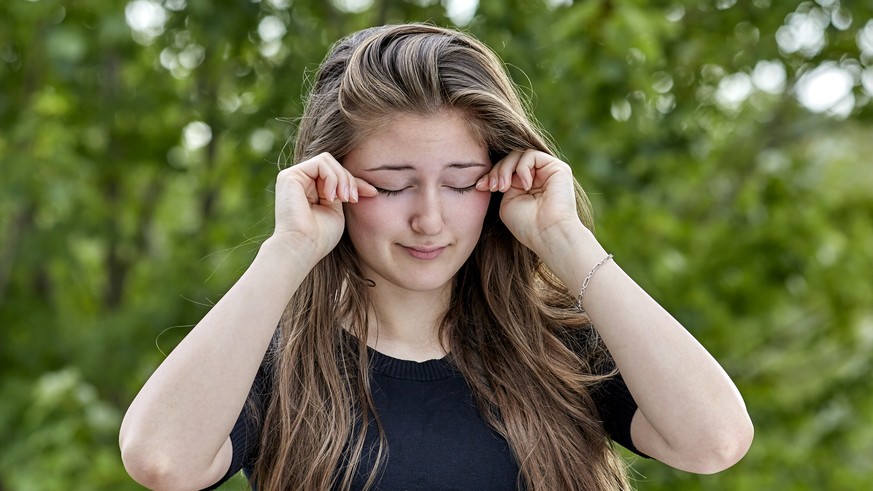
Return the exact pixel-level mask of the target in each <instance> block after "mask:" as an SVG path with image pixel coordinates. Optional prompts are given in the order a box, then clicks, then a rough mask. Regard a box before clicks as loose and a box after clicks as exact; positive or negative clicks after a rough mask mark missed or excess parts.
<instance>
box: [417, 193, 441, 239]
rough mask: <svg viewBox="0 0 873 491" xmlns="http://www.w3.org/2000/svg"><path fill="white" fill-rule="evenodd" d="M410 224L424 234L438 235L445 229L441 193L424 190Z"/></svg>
mask: <svg viewBox="0 0 873 491" xmlns="http://www.w3.org/2000/svg"><path fill="white" fill-rule="evenodd" d="M413 206H414V207H415V209H414V210H413V213H412V219H411V223H410V225H411V226H412V229H413V230H415V231H416V232H418V233H420V234H423V235H436V234H438V233H440V232H442V230H443V225H444V223H443V204H442V201H441V200H440V196H439V193H438V192H437V191H434V190H422V192H421V194H420V195H419V196H418V199H417V200H416V202H415V204H414V205H413Z"/></svg>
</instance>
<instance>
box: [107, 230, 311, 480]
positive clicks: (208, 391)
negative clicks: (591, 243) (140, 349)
mask: <svg viewBox="0 0 873 491" xmlns="http://www.w3.org/2000/svg"><path fill="white" fill-rule="evenodd" d="M311 264H312V263H311V261H305V260H301V259H300V256H298V255H297V254H296V253H295V251H292V250H290V249H289V248H288V247H287V246H285V245H284V244H281V243H278V242H273V241H271V240H270V239H268V240H267V241H266V242H265V243H264V244H263V246H262V247H261V250H260V251H259V253H258V255H257V257H256V258H255V260H254V261H253V263H252V264H251V266H250V267H249V268H248V269H247V270H246V272H245V273H244V274H243V275H242V277H241V278H240V279H239V280H238V281H237V283H236V284H235V285H234V286H233V287H232V288H231V289H230V291H228V292H227V293H226V294H225V295H224V297H223V298H222V299H221V300H220V301H219V302H218V303H217V304H216V305H215V306H214V307H213V308H212V309H211V310H210V312H209V313H208V314H207V315H206V316H205V317H204V318H203V319H202V320H201V321H200V322H199V323H198V324H197V325H196V326H195V327H194V329H193V330H192V331H191V332H190V333H189V334H188V335H187V336H186V337H185V339H183V340H182V342H181V343H179V345H178V346H177V347H176V348H175V349H174V350H173V351H172V353H170V355H169V356H168V357H167V359H166V360H164V362H163V363H162V364H161V365H160V366H159V367H158V369H157V370H156V371H155V372H154V374H153V375H152V376H151V377H150V378H149V380H148V382H147V383H146V384H145V386H144V387H143V388H142V390H141V391H140V393H139V394H138V395H137V396H136V398H135V399H134V401H133V403H132V404H131V406H130V408H129V409H128V411H127V414H126V415H125V418H124V422H123V423H122V428H121V433H120V443H121V447H122V454H123V455H126V456H127V458H130V459H132V460H137V459H141V458H143V457H144V456H145V457H147V458H148V459H155V460H157V461H158V462H159V465H164V464H166V463H172V465H173V466H174V468H180V469H187V470H190V471H191V472H192V473H194V472H196V471H195V470H199V469H207V468H209V467H210V466H211V465H212V462H213V460H214V459H215V457H216V455H217V454H218V452H219V450H220V449H221V447H222V445H224V443H225V440H226V439H227V436H228V434H229V433H230V430H231V428H232V427H233V424H234V422H235V421H236V418H237V417H238V416H239V412H240V410H241V409H242V406H243V404H244V403H245V399H246V397H247V394H248V392H249V389H250V387H251V384H252V381H253V379H254V377H255V373H256V372H257V370H258V367H259V366H260V363H261V360H262V359H263V356H264V353H265V352H266V349H267V346H268V345H269V342H270V340H271V338H272V336H273V332H274V330H275V327H276V325H277V323H278V321H279V319H280V317H281V315H282V312H283V310H284V308H285V305H286V304H287V302H288V300H289V299H290V297H291V295H292V294H293V292H294V291H295V290H296V289H297V287H298V286H299V285H300V283H301V282H302V280H303V278H304V277H305V275H306V274H307V273H308V272H309V268H310V267H311ZM126 463H127V461H126Z"/></svg>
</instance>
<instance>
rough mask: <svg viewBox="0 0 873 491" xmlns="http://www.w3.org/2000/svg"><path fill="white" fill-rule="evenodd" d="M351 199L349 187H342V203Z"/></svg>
mask: <svg viewBox="0 0 873 491" xmlns="http://www.w3.org/2000/svg"><path fill="white" fill-rule="evenodd" d="M351 197H352V194H351V192H349V187H348V186H346V187H344V188H343V201H348V200H349V199H351Z"/></svg>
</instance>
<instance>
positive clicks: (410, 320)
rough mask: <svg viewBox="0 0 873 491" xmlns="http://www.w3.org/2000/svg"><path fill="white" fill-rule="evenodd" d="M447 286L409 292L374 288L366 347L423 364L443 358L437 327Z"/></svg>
mask: <svg viewBox="0 0 873 491" xmlns="http://www.w3.org/2000/svg"><path fill="white" fill-rule="evenodd" d="M450 296H451V285H446V287H445V288H443V289H441V290H438V291H431V292H411V291H408V290H400V289H393V288H387V287H383V288H380V287H379V285H377V286H376V287H375V288H373V289H372V290H371V291H370V299H371V302H372V303H371V307H370V325H369V326H368V333H367V344H368V345H369V346H370V347H371V348H373V349H375V350H376V351H379V352H381V353H383V354H386V355H388V356H391V357H394V358H399V359H403V360H413V361H424V360H430V359H434V358H442V357H443V356H445V355H446V352H445V350H444V349H443V346H442V343H441V342H440V339H439V325H440V320H441V319H442V317H443V315H445V312H446V309H447V308H448V303H449V299H450Z"/></svg>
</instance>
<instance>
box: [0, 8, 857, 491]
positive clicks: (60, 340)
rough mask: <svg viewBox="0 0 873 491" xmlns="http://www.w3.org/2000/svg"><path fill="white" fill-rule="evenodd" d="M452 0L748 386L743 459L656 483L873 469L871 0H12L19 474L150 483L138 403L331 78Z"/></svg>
mask: <svg viewBox="0 0 873 491" xmlns="http://www.w3.org/2000/svg"><path fill="white" fill-rule="evenodd" d="M426 20H429V21H432V22H434V23H436V24H438V25H454V26H459V27H462V28H463V29H466V30H469V31H470V32H471V33H473V34H474V35H476V36H477V37H479V38H480V39H482V40H483V41H484V42H486V43H487V44H489V45H490V46H491V47H493V48H494V50H495V51H496V52H497V53H498V54H499V55H500V56H501V57H502V58H503V59H504V60H505V61H506V63H507V64H508V66H509V69H510V71H511V73H512V75H513V77H514V78H515V80H516V81H517V82H518V83H519V84H520V86H521V88H522V91H523V92H524V93H525V94H526V95H527V97H528V98H529V100H530V105H531V107H532V109H533V111H534V112H535V113H536V115H537V117H538V118H539V119H540V121H541V122H542V125H543V126H544V127H545V128H546V130H547V131H548V132H549V133H550V134H551V135H552V137H553V138H554V139H555V140H556V141H557V142H558V145H559V146H560V148H561V151H562V153H563V157H564V158H565V160H567V161H568V162H570V163H571V164H572V165H573V166H574V169H575V171H576V174H577V176H578V178H579V180H580V181H581V182H582V183H583V185H584V186H585V187H586V189H587V190H588V192H589V193H590V196H591V198H592V201H593V203H594V206H595V212H596V217H597V232H598V235H599V237H600V240H601V242H603V243H604V245H605V246H606V248H607V249H608V250H610V251H611V252H613V253H614V254H615V257H616V258H617V260H618V261H619V262H620V263H621V264H622V266H623V267H624V268H625V269H626V270H628V271H629V272H630V273H631V275H632V276H633V277H634V278H636V279H637V281H638V282H639V283H641V284H642V285H643V286H644V287H645V288H646V289H647V290H648V291H649V292H650V293H651V294H652V295H653V296H654V297H655V298H657V299H658V300H659V301H661V302H662V303H663V304H664V305H665V306H666V307H667V308H668V309H669V310H670V311H672V312H673V313H674V314H675V315H676V316H677V317H678V318H679V319H680V320H681V321H682V322H684V324H685V325H686V326H687V327H688V328H689V329H690V330H691V331H692V333H693V334H694V335H695V336H696V337H697V338H698V339H699V340H701V341H702V342H703V344H704V345H706V346H707V347H708V348H709V349H710V351H711V352H712V353H713V354H714V355H715V356H716V357H717V358H718V359H719V360H720V361H721V362H722V363H723V365H724V366H725V368H726V369H727V370H728V372H729V373H730V374H731V375H732V376H733V377H734V379H735V381H736V382H737V385H738V386H739V388H740V390H741V391H742V393H743V394H744V396H745V398H746V401H747V403H748V405H749V410H750V412H751V414H752V417H753V419H754V422H755V425H756V431H757V434H756V439H755V443H754V445H753V447H752V449H751V451H750V452H749V454H748V456H747V457H746V458H745V459H744V460H743V461H742V462H740V463H739V464H737V465H736V466H735V467H733V468H731V469H729V470H727V471H725V472H723V473H721V474H718V475H714V476H694V475H689V474H685V473H682V472H678V471H673V470H671V469H669V468H667V467H665V466H663V465H661V464H658V463H655V462H649V461H642V460H639V459H633V458H630V460H629V461H630V463H631V465H632V469H633V471H632V472H633V476H634V479H635V480H636V483H637V484H636V486H637V488H638V489H639V490H693V489H701V490H758V489H775V490H844V489H848V490H853V489H868V488H867V486H869V479H870V478H871V477H873V458H871V455H873V380H871V370H870V368H871V352H873V282H871V278H873V274H871V270H873V163H871V156H873V103H871V97H873V4H871V3H869V2H860V1H858V2H854V1H853V2H849V1H848V0H843V2H841V1H840V0H818V1H816V2H812V1H807V2H790V1H784V0H751V1H737V0H670V1H642V0H636V1H634V0H586V1H576V2H573V1H571V0H566V1H560V0H550V1H545V2H544V1H521V0H509V1H482V2H477V1H476V0H465V1H462V0H443V1H437V0H409V1H393V2H392V1H387V0H381V1H380V0H333V1H316V0H260V1H258V0H237V1H226V2H219V1H209V0H131V1H125V0H99V1H98V0H76V1H60V0H4V1H3V2H2V3H0V377H2V378H0V490H2V491H7V490H13V491H29V490H76V489H89V490H92V489H112V490H116V489H118V490H124V489H139V487H138V486H137V485H136V484H135V483H133V482H132V481H131V480H130V479H129V478H128V477H127V475H126V474H125V472H124V469H123V467H122V465H121V461H120V458H119V451H118V444H117V434H118V428H119V424H120V421H121V417H122V415H123V413H124V411H125V409H126V407H127V405H128V404H129V403H130V401H131V399H132V398H133V396H134V394H135V393H136V391H137V390H138V389H139V388H140V386H141V385H142V384H143V382H144V381H145V380H146V378H147V377H148V375H149V374H150V373H151V371H152V370H153V369H154V368H155V367H156V366H157V365H158V364H159V363H160V361H161V360H162V359H163V357H164V356H165V354H166V353H168V352H169V351H170V350H172V348H173V347H174V346H175V344H176V343H177V342H178V341H179V340H180V339H181V338H182V337H183V336H184V335H185V333H186V332H187V331H188V330H189V329H190V328H191V326H193V325H194V324H195V323H196V322H197V321H198V320H199V319H200V318H201V317H202V316H203V315H204V314H205V313H206V311H207V310H208V308H209V306H210V305H211V304H213V303H214V302H215V301H216V300H217V299H218V298H220V297H221V295H222V293H223V292H224V291H226V290H227V289H228V288H229V286H230V285H231V284H232V283H233V281H234V280H235V279H236V278H237V277H238V276H239V275H240V274H241V272H242V271H243V270H244V268H245V267H246V266H247V265H248V263H249V262H250V261H251V259H252V257H253V255H254V253H255V252H256V250H257V248H258V244H259V242H260V241H261V240H263V239H264V238H265V236H266V234H269V233H270V231H271V226H272V199H273V195H272V188H273V180H274V177H275V174H276V172H277V163H279V162H282V161H283V159H284V157H283V155H287V154H288V148H287V146H286V139H287V138H288V137H289V135H291V134H293V131H294V128H295V124H294V121H295V118H297V117H298V116H299V114H300V111H301V98H302V95H303V93H304V89H305V84H306V81H307V79H310V78H311V77H312V75H313V71H314V69H315V68H316V67H317V65H318V63H319V62H320V61H321V59H322V58H323V56H324V55H325V53H326V50H327V48H328V46H329V45H330V44H331V43H332V42H333V41H335V40H336V39H338V38H339V37H341V36H342V35H344V34H346V33H349V32H351V31H353V30H357V29H360V28H364V27H367V26H371V25H376V24H382V23H395V22H404V21H426ZM223 489H245V484H244V480H242V479H240V478H239V477H237V478H236V479H235V480H234V481H232V482H231V483H229V484H227V485H226V486H225V487H224V488H223Z"/></svg>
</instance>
